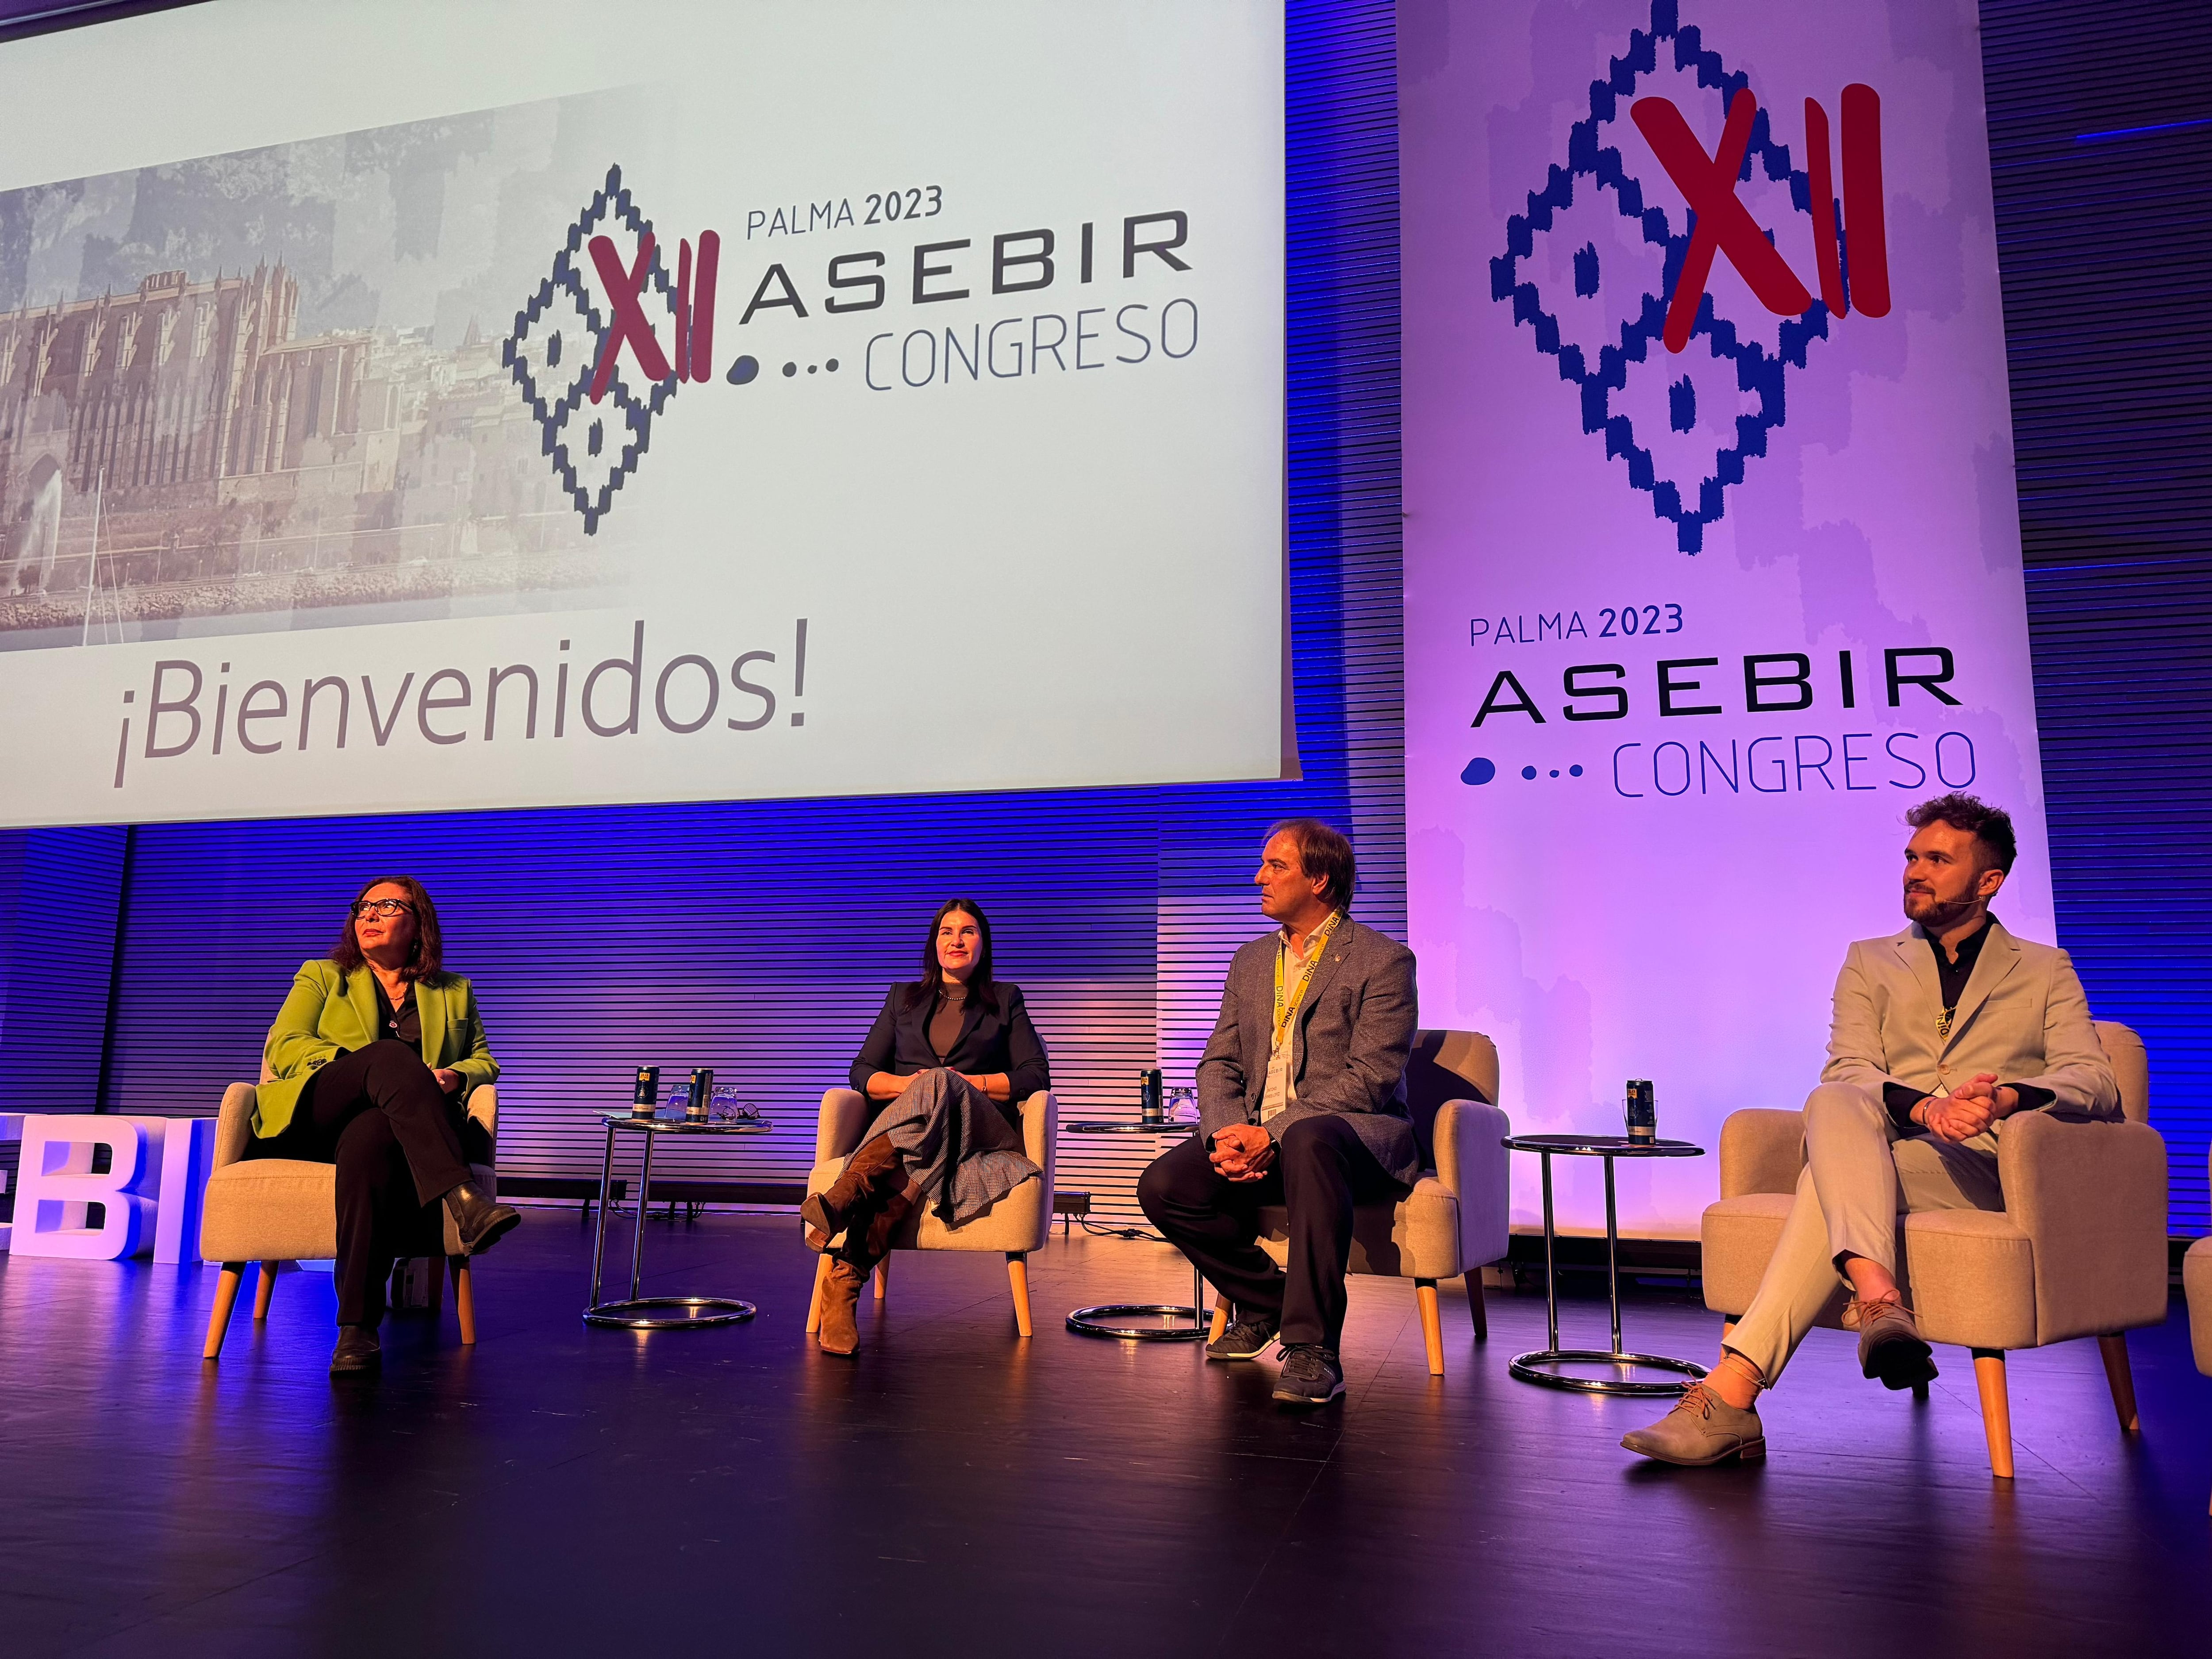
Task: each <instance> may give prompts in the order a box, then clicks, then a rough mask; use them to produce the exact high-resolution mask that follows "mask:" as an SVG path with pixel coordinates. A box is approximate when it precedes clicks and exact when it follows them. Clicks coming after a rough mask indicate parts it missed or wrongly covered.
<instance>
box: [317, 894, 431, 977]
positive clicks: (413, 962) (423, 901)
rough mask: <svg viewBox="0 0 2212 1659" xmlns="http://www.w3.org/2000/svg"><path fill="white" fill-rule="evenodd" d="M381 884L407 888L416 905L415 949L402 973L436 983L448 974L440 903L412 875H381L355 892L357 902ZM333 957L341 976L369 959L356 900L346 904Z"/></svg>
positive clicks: (409, 900) (412, 903) (332, 951)
mask: <svg viewBox="0 0 2212 1659" xmlns="http://www.w3.org/2000/svg"><path fill="white" fill-rule="evenodd" d="M380 887H400V888H404V889H405V890H406V892H407V902H409V903H410V904H411V905H413V906H414V907H415V949H414V951H413V953H412V954H411V955H410V956H409V957H408V958H407V965H406V966H405V967H404V968H402V969H400V970H399V976H400V977H401V978H402V979H420V980H427V981H429V982H430V983H431V984H433V985H436V984H438V983H440V982H441V981H443V980H444V978H445V977H446V940H445V936H444V935H443V934H441V933H440V932H439V931H438V907H437V906H436V905H435V904H433V903H431V902H430V895H429V894H428V893H427V892H425V891H424V890H423V888H422V883H421V882H419V881H417V880H416V879H415V878H414V877H412V876H379V877H378V878H376V879H375V880H374V881H372V882H370V883H369V884H368V885H367V886H366V887H364V888H362V890H361V891H359V892H358V893H356V894H355V895H354V896H353V903H354V904H359V903H360V902H362V900H363V899H365V898H367V897H368V896H369V895H370V894H371V893H373V892H374V891H375V890H377V889H378V888H380ZM365 960H366V958H365V957H362V953H361V940H360V939H357V938H356V937H355V935H354V931H353V904H349V905H348V906H346V919H345V931H344V932H343V933H340V934H339V935H338V942H337V944H336V945H332V946H331V961H332V962H335V963H337V965H338V972H339V975H340V976H341V977H343V975H347V974H350V973H351V972H353V970H354V969H356V968H358V967H360V966H361V965H362V963H363V962H364V961H365Z"/></svg>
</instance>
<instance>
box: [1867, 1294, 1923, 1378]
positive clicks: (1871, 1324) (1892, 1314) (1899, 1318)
mask: <svg viewBox="0 0 2212 1659" xmlns="http://www.w3.org/2000/svg"><path fill="white" fill-rule="evenodd" d="M1852 1312H1853V1313H1855V1314H1856V1315H1857V1318H1856V1319H1850V1320H1846V1321H1845V1323H1847V1324H1856V1325H1857V1327H1858V1333H1859V1370H1862V1371H1863V1372H1864V1373H1866V1375H1867V1376H1869V1377H1873V1378H1878V1379H1880V1381H1881V1385H1882V1387H1884V1388H1885V1389H1911V1388H1917V1387H1918V1386H1919V1385H1920V1384H1921V1383H1932V1382H1934V1381H1935V1380H1936V1362H1935V1359H1934V1358H1933V1351H1932V1350H1931V1349H1930V1348H1929V1346H1928V1344H1927V1341H1926V1340H1925V1339H1923V1337H1922V1336H1921V1334H1920V1327H1919V1325H1918V1323H1917V1322H1916V1321H1915V1320H1914V1319H1913V1317H1912V1310H1911V1309H1910V1308H1908V1307H1906V1306H1905V1304H1903V1303H1902V1302H1899V1301H1897V1300H1895V1299H1894V1298H1893V1297H1883V1298H1882V1299H1881V1301H1879V1302H1855V1303H1854V1304H1852Z"/></svg>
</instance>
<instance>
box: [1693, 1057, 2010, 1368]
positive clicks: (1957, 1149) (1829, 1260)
mask: <svg viewBox="0 0 2212 1659" xmlns="http://www.w3.org/2000/svg"><path fill="white" fill-rule="evenodd" d="M2003 1208H2004V1194H2003V1193H2002V1191H2001V1190H2000V1189H1999V1188H1998V1186H1997V1138H1996V1133H1995V1132H1994V1131H1990V1132H1988V1133H1982V1134H1978V1135H1976V1136H1975V1137H1974V1138H1973V1139H1972V1140H1966V1141H1958V1142H1953V1141H1948V1140H1939V1139H1936V1137H1935V1136H1933V1135H1929V1134H1924V1133H1913V1134H1911V1135H1910V1136H1907V1137H1906V1138H1905V1139H1899V1137H1898V1130H1897V1123H1896V1121H1895V1120H1894V1119H1893V1118H1892V1117H1891V1116H1890V1115H1889V1113H1888V1110H1887V1109H1886V1108H1885V1107H1884V1106H1883V1105H1882V1103H1881V1101H1880V1100H1879V1099H1877V1098H1876V1097H1874V1096H1873V1095H1871V1094H1869V1093H1868V1092H1867V1091H1865V1090H1864V1089H1862V1088H1860V1087H1858V1086H1857V1085H1855V1084H1850V1083H1824V1084H1822V1085H1820V1087H1819V1088H1817V1089H1815V1090H1814V1091H1813V1092H1812V1094H1811V1095H1810V1096H1808V1097H1807V1099H1806V1102H1805V1170H1804V1173H1803V1174H1802V1175H1801V1176H1798V1178H1797V1201H1796V1203H1795V1204H1793V1205H1792V1206H1790V1218H1789V1220H1787V1221H1786V1222H1784V1224H1783V1226H1782V1238H1781V1242H1780V1243H1778V1244H1776V1246H1775V1247H1774V1255H1773V1259H1772V1260H1771V1261H1768V1262H1767V1264H1766V1273H1765V1277H1764V1278H1762V1279H1760V1280H1759V1292H1758V1294H1757V1295H1755V1296H1753V1297H1752V1299H1751V1306H1750V1307H1749V1308H1748V1309H1747V1310H1745V1312H1744V1316H1743V1318H1742V1319H1741V1321H1739V1322H1737V1325H1736V1328H1735V1331H1734V1332H1732V1333H1731V1334H1729V1340H1728V1346H1729V1347H1730V1348H1733V1349H1734V1350H1735V1352H1738V1353H1740V1354H1741V1355H1742V1356H1743V1357H1744V1358H1746V1359H1748V1360H1749V1361H1751V1363H1752V1364H1754V1365H1756V1366H1758V1367H1759V1370H1760V1372H1761V1373H1762V1374H1763V1375H1764V1376H1765V1378H1766V1381H1767V1383H1769V1384H1770V1385H1771V1384H1772V1383H1774V1381H1775V1380H1776V1379H1777V1378H1778V1377H1779V1376H1781V1375H1782V1368H1783V1367H1784V1366H1785V1365H1787V1364H1789V1363H1790V1355H1791V1354H1793V1353H1795V1352H1796V1351H1797V1345H1798V1344H1799V1343H1800V1342H1802V1341H1803V1340H1805V1333H1806V1332H1808V1331H1809V1330H1811V1329H1812V1328H1813V1324H1814V1321H1815V1320H1817V1319H1819V1318H1820V1310H1822V1309H1824V1308H1826V1306H1827V1305H1828V1302H1829V1299H1830V1298H1831V1297H1833V1296H1834V1295H1835V1293H1836V1285H1837V1283H1838V1280H1841V1281H1842V1283H1843V1284H1844V1285H1845V1286H1846V1287H1847V1288H1848V1286H1849V1285H1850V1280H1849V1279H1844V1276H1843V1258H1844V1256H1846V1255H1863V1256H1864V1257H1866V1258H1867V1260H1868V1261H1879V1262H1880V1263H1881V1265H1882V1266H1883V1267H1887V1268H1888V1269H1889V1271H1890V1272H1891V1273H1893V1274H1894V1273H1896V1272H1897V1260H1898V1256H1897V1248H1898V1234H1899V1227H1898V1218H1899V1216H1901V1215H1904V1214H1905V1213H1906V1212H1910V1211H1915V1210H2002V1209H2003Z"/></svg>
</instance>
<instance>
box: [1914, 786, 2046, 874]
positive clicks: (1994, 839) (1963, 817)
mask: <svg viewBox="0 0 2212 1659" xmlns="http://www.w3.org/2000/svg"><path fill="white" fill-rule="evenodd" d="M1905 822H1906V823H1909V824H1911V826H1912V827H1913V828H1914V829H1926V828H1927V827H1928V826H1929V824H1931V823H1948V824H1949V825H1950V826H1951V827H1952V828H1953V829H1963V830H1965V831H1966V833H1967V834H1968V835H1970V836H1972V837H1973V838H1974V839H1975V840H1976V841H1978V842H1981V844H1982V845H1983V846H1984V847H1985V848H1988V849H1989V854H1990V861H1989V864H1988V865H1987V866H1984V868H1996V869H1998V870H2002V871H2005V872H2007V873H2010V872H2011V870H2012V861H2013V860H2015V859H2016V858H2018V857H2019V856H2020V842H2018V841H2017V840H2015V838H2014V836H2013V833H2012V814H2011V813H2009V812H2008V811H2005V810H2004V809H2003V808H2002V807H2001V806H1991V805H1989V804H1988V803H1987V802H1985V801H1983V800H1981V799H1978V798H1977V797H1975V796H1972V795H1960V794H1949V795H1938V796H1936V799H1934V800H1923V801H1922V802H1921V803H1920V805H1917V806H1916V807H1914V808H1913V809H1912V810H1911V811H1910V812H1907V813H1906V814H1905Z"/></svg>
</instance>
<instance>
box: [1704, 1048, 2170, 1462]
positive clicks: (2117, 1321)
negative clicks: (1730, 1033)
mask: <svg viewBox="0 0 2212 1659" xmlns="http://www.w3.org/2000/svg"><path fill="white" fill-rule="evenodd" d="M2097 1036H2098V1038H2099V1040H2100V1042H2102V1043H2103V1044H2104V1048H2105V1053H2106V1057H2107V1058H2109V1059H2110V1060H2111V1061H2112V1070H2113V1072H2114V1073H2115V1074H2116V1075H2117V1077H2118V1080H2119V1085H2120V1105H2121V1108H2122V1109H2123V1110H2124V1112H2125V1113H2126V1115H2127V1121H2125V1122H2124V1123H2085V1122H2081V1121H2068V1120H2065V1119H2063V1118H2058V1117H2054V1116H2052V1115H2050V1114H2049V1113H2047V1112H2025V1113H2022V1114H2021V1115H2018V1116H2015V1117H2012V1118H2008V1119H2007V1120H2006V1121H2005V1125H2004V1128H2003V1131H2002V1133H2001V1134H2000V1135H1999V1137H1998V1140H1997V1176H1998V1180H1999V1181H2000V1182H2002V1186H2003V1188H2004V1195H2005V1207H2004V1209H2003V1210H2002V1212H1995V1211H1988V1210H1936V1211H1930V1212H1927V1213H1925V1214H1921V1215H1908V1216H1903V1217H1900V1218H1899V1224H1900V1225H1899V1232H1900V1234H1901V1235H1902V1239H1903V1244H1904V1248H1903V1249H1901V1250H1900V1251H1899V1253H1898V1269H1899V1271H1898V1275H1897V1278H1898V1284H1899V1288H1900V1289H1901V1290H1902V1291H1903V1292H1904V1294H1905V1300H1906V1301H1907V1302H1908V1303H1909V1304H1911V1308H1912V1310H1913V1312H1914V1313H1915V1315H1917V1317H1918V1319H1919V1322H1920V1330H1921V1334H1922V1335H1923V1336H1925V1337H1926V1338H1927V1339H1928V1340H1929V1341H1931V1342H1944V1343H1956V1344H1958V1345H1959V1346H1961V1347H1965V1348H1969V1349H1971V1350H1972V1352H1973V1357H1974V1375H1975V1380H1976V1382H1977V1383H1978V1384H1979V1386H1980V1392H1981V1400H1982V1425H1983V1429H1984V1432H1985V1433H1986V1434H1987V1436H1988V1438H1989V1445H1990V1469H1991V1470H1992V1471H1993V1472H1994V1473H1995V1474H1996V1475H1997V1476H1998V1477H1999V1478H2001V1479H2003V1480H2010V1479H2011V1478H2012V1473H2013V1462H2012V1415H2011V1406H2010V1402H2009V1400H2008V1396H2007V1394H2006V1391H2005V1365H2004V1357H2005V1353H2006V1351H2007V1350H2008V1349H2013V1348H2039V1347H2044V1346H2048V1345H2049V1344H2051V1343H2053V1342H2063V1341H2065V1340H2068V1339H2069V1338H2070V1337H2076V1336H2093V1337H2095V1338H2096V1339H2097V1343H2098V1346H2099V1347H2100V1349H2101V1350H2102V1352H2103V1355H2104V1361H2105V1375H2106V1381H2107V1382H2108V1383H2110V1384H2111V1386H2112V1404H2113V1407H2114V1408H2115V1409H2116V1410H2117V1411H2118V1413H2119V1419H2120V1427H2121V1428H2122V1430H2123V1431H2126V1432H2128V1433H2133V1432H2135V1431H2136V1426H2137V1425H2136V1397H2135V1380H2134V1376H2133V1374H2132V1373H2131V1372H2130V1369H2129V1366H2128V1348H2127V1340H2126V1338H2125V1337H2124V1335H2123V1334H2122V1333H2123V1332H2125V1331H2130V1330H2133V1329H2136V1328H2137V1327H2140V1326H2144V1325H2155V1324H2158V1323H2160V1322H2162V1321H2163V1320H2164V1319H2165V1317H2166V1143H2165V1142H2164V1141H2163V1140H2161V1139H2160V1138H2159V1135H2158V1133H2157V1131H2155V1130H2154V1129H2153V1128H2152V1127H2150V1125H2149V1122H2148V1119H2149V1116H2150V1065H2149V1060H2148V1056H2147V1055H2146V1054H2144V1051H2143V1045H2142V1038H2140V1037H2138V1036H2136V1034H2135V1033H2134V1032H2133V1031H2131V1030H2129V1029H2128V1028H2127V1027H2126V1026H2124V1025H2118V1024H2112V1023H2111V1022H2109V1021H2106V1020H2100V1021H2098V1022H2097ZM1804 1163H1805V1127H1804V1115H1803V1114H1802V1112H1778V1111H1756V1110H1754V1111H1742V1112H1735V1113H1732V1114H1730V1115H1729V1119H1728V1121H1727V1122H1726V1123H1724V1124H1723V1125H1722V1126H1721V1162H1720V1176H1721V1200H1720V1202H1719V1203H1717V1204H1715V1205H1713V1206H1711V1207H1710V1208H1708V1209H1707V1210H1706V1211H1705V1220H1704V1225H1703V1227H1702V1229H1701V1232H1702V1236H1703V1240H1704V1246H1705V1305H1706V1306H1707V1307H1708V1308H1711V1310H1713V1311H1714V1312H1716V1313H1718V1314H1722V1315H1724V1316H1726V1317H1727V1323H1726V1324H1725V1325H1724V1326H1723V1340H1725V1339H1726V1334H1727V1332H1728V1331H1729V1330H1730V1329H1733V1328H1734V1326H1735V1321H1736V1320H1737V1319H1739V1318H1740V1317H1741V1316H1742V1315H1743V1312H1744V1310H1746V1309H1747V1308H1748V1307H1749V1306H1750V1305H1751V1298H1752V1296H1753V1292H1755V1291H1757V1290H1758V1288H1759V1279H1760V1278H1761V1276H1762V1275H1764V1274H1765V1272H1766V1263H1767V1260H1768V1258H1769V1257H1770V1256H1771V1255H1773V1254H1774V1247H1775V1244H1776V1243H1777V1241H1778V1240H1779V1239H1780V1237H1781V1236H1782V1224H1783V1221H1784V1218H1787V1217H1788V1215H1789V1213H1790V1204H1791V1203H1792V1201H1793V1197H1794V1194H1795V1193H1796V1187H1797V1177H1798V1174H1799V1171H1800V1170H1802V1169H1803V1167H1804ZM1848 1301H1849V1294H1848V1292H1847V1291H1846V1290H1845V1289H1844V1286H1843V1284H1842V1281H1841V1279H1838V1284H1837V1289H1836V1294H1835V1295H1834V1297H1832V1299H1831V1300H1830V1302H1829V1304H1828V1306H1827V1308H1826V1310H1825V1311H1824V1312H1823V1313H1822V1315H1821V1316H1820V1323H1821V1324H1823V1325H1828V1326H1834V1327H1840V1325H1841V1322H1842V1320H1841V1316H1842V1313H1843V1310H1844V1306H1845V1304H1846V1303H1847V1302H1848Z"/></svg>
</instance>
